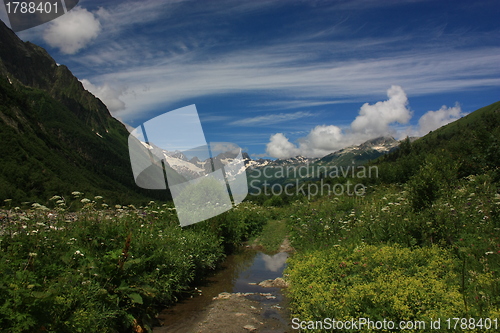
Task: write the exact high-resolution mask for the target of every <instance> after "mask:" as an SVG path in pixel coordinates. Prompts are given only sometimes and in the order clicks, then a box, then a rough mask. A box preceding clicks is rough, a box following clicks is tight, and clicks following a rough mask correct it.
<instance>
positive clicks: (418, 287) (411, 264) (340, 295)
mask: <svg viewBox="0 0 500 333" xmlns="http://www.w3.org/2000/svg"><path fill="white" fill-rule="evenodd" d="M285 274H288V275H289V280H290V282H291V287H290V291H289V296H290V298H291V306H292V312H293V317H298V318H300V319H301V320H313V321H316V320H322V319H323V318H335V319H337V320H341V319H343V320H350V319H351V318H362V317H364V318H370V319H371V320H381V321H382V320H384V319H387V320H392V321H394V322H399V321H402V320H405V321H406V320H425V321H427V322H429V320H431V319H433V320H436V319H437V318H448V317H460V316H461V315H463V314H464V312H465V308H464V303H463V297H462V295H461V294H460V292H459V285H458V279H457V276H456V274H455V273H454V264H453V260H452V259H451V258H450V255H449V253H448V252H447V251H445V250H442V249H439V248H438V247H429V248H416V249H413V250H411V249H409V248H402V247H400V246H389V245H380V246H373V245H361V246H359V247H356V248H354V249H348V248H343V247H334V248H330V249H326V250H317V251H314V252H311V253H309V254H299V255H296V256H294V257H292V258H291V260H290V262H289V266H288V268H287V269H286V271H285Z"/></svg>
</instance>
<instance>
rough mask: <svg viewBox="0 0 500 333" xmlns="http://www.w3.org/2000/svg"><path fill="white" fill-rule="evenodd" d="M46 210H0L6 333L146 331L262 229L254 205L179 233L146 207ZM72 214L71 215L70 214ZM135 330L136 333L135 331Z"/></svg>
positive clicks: (81, 202)
mask: <svg viewBox="0 0 500 333" xmlns="http://www.w3.org/2000/svg"><path fill="white" fill-rule="evenodd" d="M73 198H74V199H73V200H64V199H63V198H62V197H60V196H54V197H53V198H51V200H49V203H50V204H49V205H48V206H49V207H54V208H48V207H46V206H44V205H40V204H34V205H33V207H32V208H31V209H29V210H20V209H16V208H12V202H11V201H6V202H5V210H3V211H0V218H1V220H2V221H3V224H2V226H1V229H0V232H1V234H0V253H1V255H0V271H1V272H2V275H0V298H1V299H2V302H1V303H0V327H2V330H5V331H9V332H36V331H49V332H132V331H136V328H137V326H138V325H139V326H141V327H142V329H145V330H147V331H150V330H151V328H152V326H153V324H154V317H155V315H156V312H157V311H158V309H159V308H160V307H165V306H167V305H170V304H172V303H173V302H175V301H176V300H177V299H178V298H179V297H180V295H181V293H185V292H189V291H190V290H191V289H192V286H193V284H194V283H196V282H197V281H199V280H201V279H202V278H203V277H204V276H205V275H206V274H207V273H208V272H210V271H212V270H213V269H215V268H216V266H217V265H218V263H219V262H220V261H221V260H222V259H223V258H224V257H225V252H224V250H225V249H228V248H232V247H234V246H235V244H240V243H241V241H243V240H244V239H246V238H248V237H249V236H250V235H251V234H252V233H254V232H258V231H259V230H260V229H262V225H263V224H264V223H265V221H266V217H265V215H264V214H261V213H262V212H260V211H259V212H257V211H256V207H255V206H254V205H252V204H248V203H243V204H240V205H239V206H238V207H237V208H236V209H234V210H232V211H230V212H227V213H225V214H222V215H220V216H217V217H215V218H212V219H210V220H208V221H204V222H200V223H197V224H195V225H192V226H189V227H186V228H181V227H180V226H179V225H178V221H177V218H176V215H175V209H174V208H173V207H172V206H171V205H169V204H164V205H158V204H156V203H154V202H150V203H149V204H148V205H147V206H145V207H141V208H139V209H137V208H136V207H134V206H132V205H130V206H121V205H117V206H116V207H114V209H113V210H110V209H109V207H108V209H107V210H99V209H97V208H99V207H100V206H101V205H103V204H104V205H106V204H105V203H103V201H104V199H102V198H101V197H96V198H94V199H93V200H91V199H87V198H85V197H83V193H80V192H74V194H73ZM69 206H72V209H74V208H78V209H77V212H68V207H69ZM134 327H136V328H134Z"/></svg>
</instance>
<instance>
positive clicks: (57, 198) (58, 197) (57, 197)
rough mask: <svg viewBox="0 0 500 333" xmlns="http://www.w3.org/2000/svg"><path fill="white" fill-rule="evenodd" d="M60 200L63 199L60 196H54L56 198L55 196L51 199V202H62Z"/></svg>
mask: <svg viewBox="0 0 500 333" xmlns="http://www.w3.org/2000/svg"><path fill="white" fill-rule="evenodd" d="M60 199H61V197H60V196H58V195H54V196H53V197H52V198H50V199H49V200H50V201H54V200H60Z"/></svg>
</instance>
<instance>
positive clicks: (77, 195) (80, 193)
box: [71, 191, 83, 198]
mask: <svg viewBox="0 0 500 333" xmlns="http://www.w3.org/2000/svg"><path fill="white" fill-rule="evenodd" d="M71 194H72V195H74V196H75V197H77V198H78V197H79V196H80V195H82V194H83V193H82V192H78V191H74V192H71Z"/></svg>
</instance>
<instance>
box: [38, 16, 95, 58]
mask: <svg viewBox="0 0 500 333" xmlns="http://www.w3.org/2000/svg"><path fill="white" fill-rule="evenodd" d="M100 31H101V24H100V22H99V20H98V19H97V18H96V17H95V16H94V14H92V13H90V12H89V11H87V10H86V9H84V8H81V7H76V8H73V9H72V10H71V11H69V12H68V13H66V14H64V15H62V16H60V17H59V18H57V19H55V20H53V21H51V22H50V23H49V25H48V28H47V29H46V30H45V31H44V34H43V39H44V40H45V41H46V42H47V43H48V44H49V45H50V46H52V47H57V48H59V49H60V50H61V52H62V53H65V54H75V53H76V52H78V51H79V50H81V49H83V48H84V47H85V46H86V45H87V44H88V43H90V42H91V41H92V40H93V39H94V38H96V37H97V35H98V34H99V32H100Z"/></svg>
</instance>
